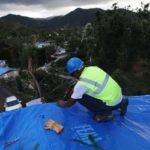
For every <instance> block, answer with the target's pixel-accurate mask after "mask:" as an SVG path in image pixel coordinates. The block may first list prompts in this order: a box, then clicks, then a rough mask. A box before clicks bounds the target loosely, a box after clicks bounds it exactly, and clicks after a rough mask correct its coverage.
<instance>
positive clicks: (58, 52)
mask: <svg viewBox="0 0 150 150" xmlns="http://www.w3.org/2000/svg"><path fill="white" fill-rule="evenodd" d="M65 53H66V50H65V49H64V48H62V47H60V46H58V47H57V49H56V52H55V55H62V54H65Z"/></svg>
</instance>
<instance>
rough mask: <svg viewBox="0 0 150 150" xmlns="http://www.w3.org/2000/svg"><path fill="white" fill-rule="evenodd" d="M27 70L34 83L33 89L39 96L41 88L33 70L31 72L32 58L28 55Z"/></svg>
mask: <svg viewBox="0 0 150 150" xmlns="http://www.w3.org/2000/svg"><path fill="white" fill-rule="evenodd" d="M28 72H29V74H30V75H31V77H32V79H33V82H34V85H35V89H36V90H37V93H38V95H39V97H41V89H40V86H39V84H38V81H37V80H36V78H35V76H34V74H33V72H32V58H31V57H30V58H29V59H28Z"/></svg>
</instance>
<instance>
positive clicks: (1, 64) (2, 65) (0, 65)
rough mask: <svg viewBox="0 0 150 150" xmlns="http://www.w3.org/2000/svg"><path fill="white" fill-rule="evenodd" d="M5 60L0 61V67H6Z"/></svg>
mask: <svg viewBox="0 0 150 150" xmlns="http://www.w3.org/2000/svg"><path fill="white" fill-rule="evenodd" d="M7 66H8V65H7V63H6V60H0V67H7Z"/></svg>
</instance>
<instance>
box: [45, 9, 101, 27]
mask: <svg viewBox="0 0 150 150" xmlns="http://www.w3.org/2000/svg"><path fill="white" fill-rule="evenodd" d="M98 11H100V12H103V10H102V9H98V8H95V9H81V8H77V9H76V10H74V11H72V12H70V13H68V14H67V15H65V16H62V17H55V18H53V19H51V20H50V21H48V22H47V24H46V25H47V26H50V27H63V26H68V27H76V26H84V25H85V24H86V23H88V22H93V21H94V20H95V18H96V16H95V14H96V12H98Z"/></svg>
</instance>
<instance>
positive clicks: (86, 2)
mask: <svg viewBox="0 0 150 150" xmlns="http://www.w3.org/2000/svg"><path fill="white" fill-rule="evenodd" d="M141 1H143V2H144V4H145V3H148V1H149V0H141ZM141 1H140V0H137V1H136V0H135V1H134V0H0V16H4V15H7V14H10V13H11V14H19V15H24V16H29V17H49V16H56V15H64V14H66V13H68V12H70V11H72V10H74V9H76V8H78V7H80V8H94V7H95V8H96V7H97V8H102V9H110V8H111V6H112V4H113V3H115V2H118V6H119V7H123V8H124V7H125V6H128V5H131V7H132V8H135V7H140V2H141Z"/></svg>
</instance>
